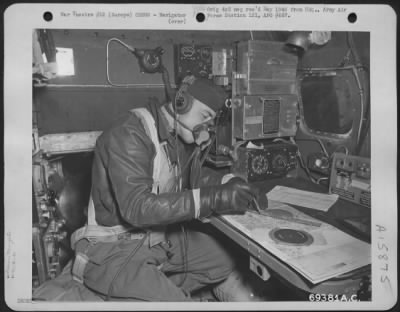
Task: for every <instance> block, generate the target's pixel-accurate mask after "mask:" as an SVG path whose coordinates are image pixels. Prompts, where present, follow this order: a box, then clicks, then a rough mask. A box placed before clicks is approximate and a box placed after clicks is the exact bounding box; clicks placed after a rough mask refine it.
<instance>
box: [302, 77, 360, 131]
mask: <svg viewBox="0 0 400 312" xmlns="http://www.w3.org/2000/svg"><path fill="white" fill-rule="evenodd" d="M350 88H351V84H349V83H348V81H347V79H344V77H343V76H342V75H340V74H337V73H336V72H332V73H330V74H325V75H305V76H304V77H303V78H302V79H301V80H300V92H301V103H302V106H303V107H302V111H303V120H304V122H305V124H306V126H307V127H308V128H309V129H310V130H313V131H319V132H325V133H329V134H346V133H348V132H349V131H350V130H351V129H352V127H353V119H354V104H353V101H354V99H353V96H354V91H352V90H351V89H350Z"/></svg>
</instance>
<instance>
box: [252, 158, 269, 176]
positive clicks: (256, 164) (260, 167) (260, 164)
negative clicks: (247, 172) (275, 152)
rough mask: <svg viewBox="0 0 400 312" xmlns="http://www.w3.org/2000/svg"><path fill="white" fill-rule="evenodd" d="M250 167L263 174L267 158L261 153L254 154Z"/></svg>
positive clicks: (265, 169)
mask: <svg viewBox="0 0 400 312" xmlns="http://www.w3.org/2000/svg"><path fill="white" fill-rule="evenodd" d="M251 169H252V170H253V172H255V173H257V174H263V173H265V172H267V170H268V159H267V158H265V157H264V156H263V155H257V156H255V157H254V158H253V159H252V161H251Z"/></svg>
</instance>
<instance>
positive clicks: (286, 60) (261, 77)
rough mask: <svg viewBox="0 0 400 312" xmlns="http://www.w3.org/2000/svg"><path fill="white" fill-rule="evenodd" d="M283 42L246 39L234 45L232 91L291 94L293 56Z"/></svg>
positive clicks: (293, 89)
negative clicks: (235, 58)
mask: <svg viewBox="0 0 400 312" xmlns="http://www.w3.org/2000/svg"><path fill="white" fill-rule="evenodd" d="M286 49H287V48H286V45H285V44H284V43H283V42H275V41H265V40H250V41H244V42H239V43H238V45H237V66H236V75H235V76H236V77H235V78H236V87H235V90H234V92H235V93H236V94H295V93H296V71H297V56H296V55H294V54H291V53H289V51H287V50H286Z"/></svg>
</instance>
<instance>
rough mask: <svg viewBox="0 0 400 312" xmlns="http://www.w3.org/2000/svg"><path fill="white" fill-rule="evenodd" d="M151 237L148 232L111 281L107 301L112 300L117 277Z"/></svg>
mask: <svg viewBox="0 0 400 312" xmlns="http://www.w3.org/2000/svg"><path fill="white" fill-rule="evenodd" d="M148 235H149V233H148V232H146V234H145V235H144V236H143V238H142V239H141V240H140V242H139V244H138V245H137V246H136V247H135V249H133V250H132V252H131V253H130V254H129V256H128V257H127V258H126V260H125V262H124V263H123V264H122V265H121V267H120V268H119V270H118V271H117V273H116V274H115V275H114V277H113V279H112V280H111V283H110V286H108V291H107V297H106V301H109V300H110V297H111V289H112V286H113V285H114V282H115V280H116V279H117V277H118V276H119V275H120V274H121V272H122V270H123V269H124V268H125V267H126V266H127V264H128V263H129V261H131V259H132V258H133V257H134V256H135V255H136V253H137V251H138V250H139V248H140V247H142V246H143V244H144V242H145V241H146V238H147V236H148Z"/></svg>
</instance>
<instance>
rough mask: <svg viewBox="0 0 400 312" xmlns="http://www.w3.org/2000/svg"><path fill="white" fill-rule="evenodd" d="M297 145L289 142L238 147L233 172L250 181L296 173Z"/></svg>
mask: <svg viewBox="0 0 400 312" xmlns="http://www.w3.org/2000/svg"><path fill="white" fill-rule="evenodd" d="M296 155H297V146H296V145H294V144H289V143H272V144H268V145H265V146H264V147H262V148H247V147H243V146H241V147H238V148H237V150H236V155H235V158H236V160H234V161H233V165H232V173H233V174H235V175H237V176H240V177H242V178H244V179H245V180H247V181H248V182H255V181H262V180H266V179H270V178H276V177H284V176H289V175H292V176H293V174H295V173H296V172H295V171H296V169H297V160H296Z"/></svg>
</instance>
